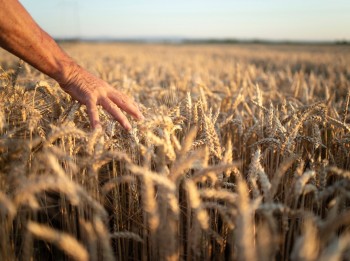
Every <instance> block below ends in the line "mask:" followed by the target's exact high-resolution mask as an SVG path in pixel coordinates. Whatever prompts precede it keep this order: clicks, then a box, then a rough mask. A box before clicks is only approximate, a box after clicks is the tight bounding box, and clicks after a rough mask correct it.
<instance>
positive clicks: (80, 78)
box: [0, 0, 143, 130]
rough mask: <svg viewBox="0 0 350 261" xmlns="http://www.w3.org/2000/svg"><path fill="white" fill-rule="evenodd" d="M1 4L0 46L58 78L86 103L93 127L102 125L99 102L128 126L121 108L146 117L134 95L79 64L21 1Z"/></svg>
mask: <svg viewBox="0 0 350 261" xmlns="http://www.w3.org/2000/svg"><path fill="white" fill-rule="evenodd" d="M0 6H1V9H0V46H2V47H3V48H5V49H6V50H8V51H9V52H11V53H13V54H15V55H17V56H18V57H20V58H22V59H23V60H24V61H26V62H28V63H29V64H31V65H32V66H34V67H35V68H36V69H38V70H39V71H41V72H43V73H45V74H46V75H48V76H50V77H52V78H53V79H55V80H56V81H57V82H58V83H59V84H60V86H61V87H62V89H63V90H65V91H66V92H68V93H69V94H70V95H71V96H72V97H73V98H74V99H76V100H78V101H79V102H81V103H82V104H85V105H86V107H87V111H88V115H89V119H90V123H91V126H92V127H93V128H96V127H100V126H101V124H100V121H99V116H98V111H97V105H101V106H102V107H103V108H104V109H105V110H106V111H108V112H109V113H110V114H111V115H112V116H113V117H114V118H115V119H116V120H117V121H118V122H119V123H120V124H121V125H122V126H123V127H124V128H125V129H127V130H130V129H131V125H130V123H129V121H128V119H127V118H126V116H125V115H124V114H123V113H122V112H121V109H122V110H124V111H125V112H127V113H129V114H131V115H132V116H134V117H135V118H136V119H142V118H143V116H142V114H141V112H140V111H139V109H138V108H137V106H136V104H135V103H134V102H133V101H132V99H131V98H129V97H128V96H127V95H125V94H123V93H121V92H119V91H117V90H116V89H114V88H113V87H112V86H110V85H109V84H108V83H106V82H104V81H102V80H101V79H99V78H97V77H96V76H94V75H92V74H91V73H89V72H87V71H86V70H84V69H83V68H81V67H79V66H78V65H77V64H76V63H75V62H74V61H73V59H72V58H71V57H69V56H68V55H67V54H66V53H65V52H64V51H63V50H62V49H61V48H60V47H59V46H58V45H57V44H56V42H55V41H54V40H53V39H52V38H51V37H50V36H49V35H48V34H47V33H46V32H45V31H43V30H42V29H41V28H40V27H39V26H38V25H37V24H36V23H35V21H34V20H33V19H32V17H31V16H30V15H29V14H28V12H27V11H26V10H25V9H24V7H23V6H22V5H21V4H20V3H19V2H18V1H16V0H14V1H5V0H0Z"/></svg>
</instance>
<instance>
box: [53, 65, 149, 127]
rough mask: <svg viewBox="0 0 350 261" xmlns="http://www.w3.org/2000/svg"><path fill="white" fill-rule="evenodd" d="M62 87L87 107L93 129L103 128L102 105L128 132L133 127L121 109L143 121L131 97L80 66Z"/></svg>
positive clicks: (61, 84)
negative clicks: (100, 111)
mask: <svg viewBox="0 0 350 261" xmlns="http://www.w3.org/2000/svg"><path fill="white" fill-rule="evenodd" d="M60 86H61V87H62V89H63V90H65V91H66V92H67V93H69V94H70V95H71V96H72V97H73V98H74V99H76V100H78V101H79V102H80V103H82V104H85V105H86V107H87V112H88V115H89V119H90V123H91V126H92V127H93V128H97V127H101V125H100V120H99V116H98V110H97V105H101V106H102V107H103V108H104V109H105V110H106V111H107V112H108V113H110V114H111V115H112V116H113V117H114V118H115V119H116V120H117V121H118V122H119V123H120V124H121V125H122V126H123V127H124V128H125V129H126V130H131V125H130V122H129V121H128V119H127V118H126V116H125V115H124V114H123V113H122V111H121V109H122V110H124V111H125V112H127V113H128V114H130V115H132V116H133V117H134V118H135V119H137V120H142V119H143V116H142V114H141V112H140V110H139V109H138V107H137V105H136V103H135V102H134V101H133V100H132V99H131V98H130V97H128V96H127V95H125V94H124V93H122V92H120V91H118V90H116V89H115V88H113V87H112V86H110V85H109V84H108V83H106V82H104V81H102V80H101V79H99V78H97V77H95V76H94V75H92V74H91V73H89V72H87V71H85V70H84V69H82V68H81V67H79V66H77V67H76V68H75V69H74V70H73V73H71V74H70V76H69V77H68V79H67V80H66V81H64V83H60Z"/></svg>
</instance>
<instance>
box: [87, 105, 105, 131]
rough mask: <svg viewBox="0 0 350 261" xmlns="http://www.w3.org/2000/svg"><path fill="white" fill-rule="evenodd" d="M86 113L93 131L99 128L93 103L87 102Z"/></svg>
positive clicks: (99, 124) (95, 107)
mask: <svg viewBox="0 0 350 261" xmlns="http://www.w3.org/2000/svg"><path fill="white" fill-rule="evenodd" d="M86 108H87V113H88V116H89V120H90V124H91V127H92V128H93V129H97V128H101V123H100V119H99V116H98V110H97V105H96V103H95V102H92V101H89V102H88V103H87V104H86Z"/></svg>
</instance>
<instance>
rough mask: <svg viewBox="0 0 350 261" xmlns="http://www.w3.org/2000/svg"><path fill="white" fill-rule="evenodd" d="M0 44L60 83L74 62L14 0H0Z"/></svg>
mask: <svg viewBox="0 0 350 261" xmlns="http://www.w3.org/2000/svg"><path fill="white" fill-rule="evenodd" d="M0 6H1V8H0V46H1V47H3V48H4V49H6V50H8V51H9V52H11V53H13V54H14V55H16V56H18V57H20V58H21V59H23V60H24V61H26V62H27V63H29V64H31V65H32V66H33V67H35V68H36V69H38V70H39V71H41V72H43V73H45V74H46V75H48V76H50V77H52V78H53V79H55V80H57V81H58V82H59V83H64V82H65V81H66V79H69V75H70V74H71V73H72V72H73V71H74V67H75V66H77V65H76V64H75V62H74V61H73V60H72V59H71V58H70V57H69V56H68V55H67V54H66V53H65V52H64V51H63V50H62V49H61V48H60V47H59V46H58V45H57V44H56V42H55V41H54V40H53V39H52V38H51V37H50V36H49V35H48V34H47V33H46V32H45V31H43V30H42V29H41V28H40V27H39V26H38V25H37V24H36V23H35V21H34V20H33V19H32V17H31V16H30V15H29V14H28V12H27V11H26V10H25V9H24V7H23V6H22V5H21V4H20V3H19V2H18V1H17V0H0Z"/></svg>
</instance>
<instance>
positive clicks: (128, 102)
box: [108, 89, 144, 120]
mask: <svg viewBox="0 0 350 261" xmlns="http://www.w3.org/2000/svg"><path fill="white" fill-rule="evenodd" d="M108 97H109V98H110V99H111V100H112V101H113V102H114V103H115V104H117V105H118V107H120V108H121V109H123V110H124V111H125V112H127V113H129V114H130V115H131V116H133V117H134V118H135V119H137V120H143V119H144V117H143V115H142V113H141V111H140V110H139V108H138V106H137V104H136V103H135V102H134V101H133V100H132V99H131V98H129V97H128V96H127V95H125V94H124V93H121V92H119V91H117V90H115V89H112V91H110V92H109V93H108Z"/></svg>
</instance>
